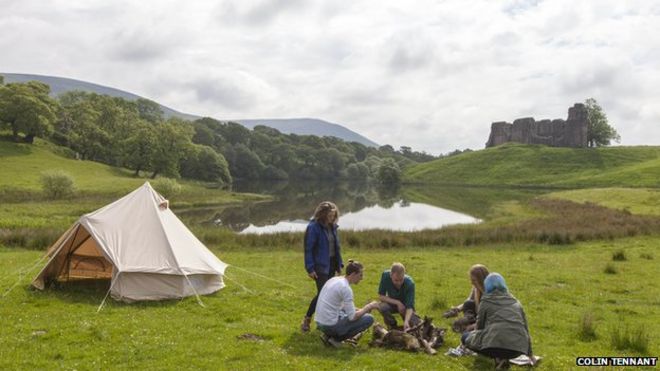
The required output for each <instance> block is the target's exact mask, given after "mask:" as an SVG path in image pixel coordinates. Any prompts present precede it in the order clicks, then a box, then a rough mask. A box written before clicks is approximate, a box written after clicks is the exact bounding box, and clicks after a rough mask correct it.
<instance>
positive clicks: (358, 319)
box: [315, 260, 378, 347]
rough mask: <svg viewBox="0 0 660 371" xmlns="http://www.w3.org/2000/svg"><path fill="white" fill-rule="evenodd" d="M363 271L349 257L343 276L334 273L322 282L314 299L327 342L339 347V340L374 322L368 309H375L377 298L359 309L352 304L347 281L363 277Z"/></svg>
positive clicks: (323, 337) (363, 329)
mask: <svg viewBox="0 0 660 371" xmlns="http://www.w3.org/2000/svg"><path fill="white" fill-rule="evenodd" d="M362 275H363V267H362V264H360V263H359V262H356V261H353V260H349V261H348V265H347V266H346V275H345V276H337V277H333V278H331V279H329V280H328V281H327V282H326V283H325V285H323V288H322V289H321V292H320V293H319V297H318V301H317V303H316V316H315V320H316V325H317V328H318V329H319V330H321V332H322V335H321V340H323V342H324V343H325V344H326V345H331V346H334V347H339V346H340V344H341V342H342V341H344V340H347V339H349V338H352V337H353V336H355V335H357V334H359V333H361V332H363V331H365V330H367V329H368V328H369V327H370V326H371V325H372V324H373V323H374V318H373V317H372V316H371V314H369V312H371V311H372V310H374V309H376V307H377V306H378V302H377V301H372V302H371V303H369V304H367V305H366V306H364V307H363V308H362V309H356V308H355V304H353V290H352V289H351V286H350V285H356V284H358V283H359V282H360V281H362Z"/></svg>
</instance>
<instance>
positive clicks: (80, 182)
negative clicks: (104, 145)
mask: <svg viewBox="0 0 660 371" xmlns="http://www.w3.org/2000/svg"><path fill="white" fill-rule="evenodd" d="M65 154H66V149H65V148H62V147H57V146H55V145H53V144H51V143H49V142H46V141H42V140H39V139H37V140H36V141H35V144H33V145H30V144H25V143H13V142H10V141H6V140H0V162H2V167H0V190H8V189H16V190H19V189H20V190H31V191H37V190H40V189H41V184H40V176H41V173H42V172H44V171H47V170H55V169H57V170H64V171H66V172H67V173H69V174H71V176H73V177H74V179H75V182H76V186H77V188H78V189H80V190H82V191H90V192H98V191H106V192H107V191H109V190H112V191H115V192H125V191H129V190H132V189H134V188H137V187H138V186H140V185H141V184H142V183H144V181H145V179H141V178H134V177H131V176H130V174H131V173H130V172H129V171H125V172H124V171H123V170H121V169H119V168H114V167H111V166H108V165H104V164H101V163H98V162H93V161H79V160H74V159H71V158H67V157H66V156H65Z"/></svg>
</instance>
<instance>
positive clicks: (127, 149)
mask: <svg viewBox="0 0 660 371" xmlns="http://www.w3.org/2000/svg"><path fill="white" fill-rule="evenodd" d="M136 126H137V128H136V130H135V131H134V133H133V135H131V136H129V137H128V139H126V140H125V141H124V145H123V148H124V150H123V151H122V158H123V163H124V166H126V167H127V168H129V169H133V170H135V176H139V175H140V171H142V170H145V171H147V170H152V163H153V161H154V153H155V148H156V143H157V141H158V138H157V137H156V128H154V127H153V125H151V124H149V123H146V122H144V121H141V122H138V123H137V125H136Z"/></svg>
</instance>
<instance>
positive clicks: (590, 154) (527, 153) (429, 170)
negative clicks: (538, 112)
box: [404, 143, 660, 188]
mask: <svg viewBox="0 0 660 371" xmlns="http://www.w3.org/2000/svg"><path fill="white" fill-rule="evenodd" d="M404 181H405V182H410V183H435V184H453V185H483V186H504V185H506V186H534V187H566V188H573V187H575V188H579V187H619V186H621V187H660V147H658V146H653V147H652V146H634V147H600V148H556V147H547V146H542V145H523V144H512V143H509V144H504V145H501V146H497V147H492V148H487V149H484V150H480V151H474V152H468V153H463V154H460V155H456V156H451V157H446V158H442V159H439V160H434V161H430V162H426V163H423V164H419V165H415V166H413V167H410V168H408V169H406V171H405V172H404Z"/></svg>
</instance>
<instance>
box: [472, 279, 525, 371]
mask: <svg viewBox="0 0 660 371" xmlns="http://www.w3.org/2000/svg"><path fill="white" fill-rule="evenodd" d="M484 286H485V295H484V296H483V297H482V298H481V304H480V305H479V312H478V314H477V329H476V330H474V331H471V332H465V333H464V334H463V336H462V337H461V342H462V343H463V344H464V345H465V346H466V347H467V348H469V349H471V350H473V351H475V352H477V353H481V354H483V355H485V356H488V357H491V358H495V363H496V367H497V369H501V368H508V366H509V359H512V358H516V357H518V356H519V355H521V354H525V355H527V356H528V357H529V358H530V359H531V360H532V365H533V364H534V360H535V358H534V356H533V354H532V339H531V337H530V336H529V327H528V326H527V318H526V317H525V312H524V311H523V308H522V305H521V304H520V302H519V301H518V299H516V298H514V297H513V295H511V294H510V293H509V290H508V288H507V286H506V282H504V278H503V277H502V276H501V275H500V274H499V273H491V274H489V275H488V277H486V279H485V280H484Z"/></svg>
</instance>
